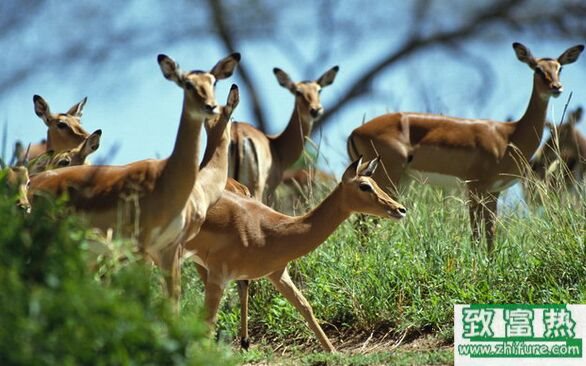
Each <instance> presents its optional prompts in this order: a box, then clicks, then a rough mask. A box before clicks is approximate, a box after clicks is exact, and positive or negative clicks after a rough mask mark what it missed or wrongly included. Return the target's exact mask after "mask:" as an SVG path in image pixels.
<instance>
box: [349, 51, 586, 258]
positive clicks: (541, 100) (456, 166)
mask: <svg viewBox="0 0 586 366" xmlns="http://www.w3.org/2000/svg"><path fill="white" fill-rule="evenodd" d="M513 48H514V50H515V53H516V55H517V58H518V59H519V60H520V61H521V62H524V63H526V64H527V65H529V67H530V68H531V69H533V70H534V76H533V92H532V94H531V99H530V100H529V105H528V107H527V110H526V111H525V114H524V115H523V116H522V117H521V118H520V119H519V120H518V121H515V122H511V123H503V122H495V121H488V120H477V119H463V118H452V117H446V116H441V115H433V114H423V113H392V114H385V115H382V116H379V117H377V118H375V119H373V120H371V121H370V122H368V123H366V124H364V125H363V126H361V127H358V128H357V129H355V130H354V131H353V132H352V134H351V135H350V137H349V138H348V153H349V155H350V157H351V158H355V157H356V156H358V155H364V156H365V157H370V156H375V154H380V155H381V156H382V158H383V168H385V169H379V170H378V171H377V173H376V174H375V176H374V179H375V180H376V181H377V182H378V183H379V184H380V185H381V186H382V185H383V182H386V181H388V179H390V186H389V187H386V189H387V191H388V192H389V193H392V194H396V193H397V189H398V185H399V180H400V178H401V177H402V176H409V175H412V174H410V173H416V174H418V176H419V177H420V178H421V179H428V180H429V182H430V183H432V184H446V183H447V184H453V183H456V182H457V180H462V181H464V183H465V185H466V187H467V190H468V195H469V211H470V222H471V226H472V234H473V238H474V240H475V241H477V240H479V238H480V235H481V225H482V222H481V221H483V223H484V226H485V234H486V240H487V247H488V251H489V252H491V251H492V249H493V240H494V231H495V220H496V212H497V211H496V209H497V200H498V196H499V192H500V191H502V190H504V189H505V188H507V187H509V186H510V185H512V184H513V183H515V181H516V180H517V178H518V177H519V176H520V175H521V173H520V165H522V161H523V160H524V161H528V160H529V159H531V156H533V153H534V152H535V150H536V149H537V147H538V146H539V143H540V141H541V137H542V136H543V128H544V124H545V117H546V112H547V105H548V102H549V99H550V97H551V96H554V97H557V96H559V95H560V93H561V92H562V84H561V83H560V80H559V73H560V70H561V67H562V65H566V64H570V63H573V62H574V61H576V60H577V59H578V56H579V55H580V53H581V52H582V51H583V50H584V46H582V45H578V46H574V47H571V48H569V49H568V50H566V51H565V52H564V53H562V55H561V56H560V57H558V58H557V59H551V58H534V57H533V56H532V55H531V52H530V51H529V49H527V47H525V46H523V45H522V44H520V43H513ZM446 176H448V177H446Z"/></svg>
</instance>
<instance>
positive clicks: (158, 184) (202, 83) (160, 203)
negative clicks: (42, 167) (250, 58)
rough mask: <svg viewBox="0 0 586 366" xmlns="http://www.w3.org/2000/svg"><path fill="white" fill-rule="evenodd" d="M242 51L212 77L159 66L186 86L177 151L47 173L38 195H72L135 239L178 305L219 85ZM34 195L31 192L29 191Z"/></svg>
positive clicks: (34, 182)
mask: <svg viewBox="0 0 586 366" xmlns="http://www.w3.org/2000/svg"><path fill="white" fill-rule="evenodd" d="M239 61H240V54H237V53H235V54H232V55H230V56H228V57H226V58H224V59H222V60H220V61H219V62H218V63H217V64H216V65H215V66H214V67H213V68H212V69H211V71H209V72H205V71H191V72H183V71H182V70H181V69H180V68H179V65H177V63H176V62H175V61H173V60H172V59H171V58H169V57H168V56H166V55H159V56H158V62H159V66H160V68H161V71H162V73H163V76H164V77H165V78H166V79H168V80H170V81H173V82H175V83H176V84H177V85H178V86H179V87H180V88H181V89H183V110H182V112H181V119H180V122H179V130H178V132H177V138H176V141H175V146H174V148H173V151H172V153H171V155H170V156H169V158H167V159H165V160H154V159H149V160H142V161H138V162H134V163H130V164H128V165H124V166H87V165H81V166H75V167H67V168H63V169H58V170H54V171H49V172H44V173H41V174H39V175H37V176H35V177H33V178H32V179H31V192H32V193H35V192H43V191H47V192H49V193H51V194H52V195H60V194H62V193H64V192H67V193H68V194H69V198H70V200H69V204H70V205H72V206H73V207H74V208H75V209H77V210H78V211H80V212H82V213H83V214H85V216H87V218H88V220H89V222H90V224H91V225H92V226H94V227H97V228H99V229H102V230H103V231H104V232H105V231H106V230H108V229H109V228H113V227H114V228H116V229H117V231H118V232H119V233H121V234H122V235H125V236H133V235H135V236H136V238H137V239H138V243H139V245H140V250H141V252H143V253H144V254H145V255H147V256H149V257H151V258H152V259H153V260H154V262H155V263H156V264H158V265H159V266H160V267H161V269H162V270H163V273H164V276H165V281H166V284H167V290H168V292H169V294H170V295H171V296H172V298H173V299H174V300H175V304H177V303H178V302H177V300H178V297H179V285H178V281H179V280H180V278H179V277H177V274H178V273H179V271H178V268H177V267H178V256H179V254H180V250H179V247H180V242H181V241H182V240H183V239H184V236H185V234H186V232H185V230H186V226H187V221H186V217H187V214H188V212H187V211H188V209H187V206H186V203H187V201H188V199H189V198H190V196H191V193H192V190H193V187H194V184H195V182H196V178H197V175H198V172H199V166H198V164H199V154H198V150H199V139H200V131H201V127H202V124H203V122H204V119H206V118H215V117H217V116H218V114H219V107H218V104H217V103H216V98H215V96H214V85H215V83H216V81H217V80H220V79H226V78H228V77H229V76H231V75H232V73H233V71H234V69H235V67H236V65H237V64H238V62H239ZM29 195H30V194H29Z"/></svg>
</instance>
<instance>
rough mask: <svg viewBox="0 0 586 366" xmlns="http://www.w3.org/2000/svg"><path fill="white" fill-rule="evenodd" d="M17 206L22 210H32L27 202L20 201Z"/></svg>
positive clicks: (27, 211)
mask: <svg viewBox="0 0 586 366" xmlns="http://www.w3.org/2000/svg"><path fill="white" fill-rule="evenodd" d="M16 206H17V207H18V208H19V209H21V210H22V211H24V212H26V213H29V212H30V211H31V205H29V204H28V203H25V202H18V203H17V204H16Z"/></svg>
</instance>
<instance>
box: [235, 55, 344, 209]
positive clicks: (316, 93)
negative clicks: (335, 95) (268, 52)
mask: <svg viewBox="0 0 586 366" xmlns="http://www.w3.org/2000/svg"><path fill="white" fill-rule="evenodd" d="M338 70H339V67H338V66H334V67H332V68H331V69H329V70H328V71H326V72H325V73H324V74H323V75H322V76H320V77H319V78H318V79H317V80H314V81H301V82H297V83H295V82H293V81H292V80H291V78H290V77H289V75H287V73H285V72H284V71H283V70H281V69H278V68H275V69H273V72H274V74H275V76H276V77H277V81H278V82H279V84H280V85H281V86H282V87H284V88H286V89H287V90H289V91H290V92H291V93H292V94H293V95H294V96H295V104H294V106H293V113H292V114H291V118H290V119H289V124H288V125H287V127H286V128H285V130H284V131H283V132H282V133H281V134H280V135H277V136H267V135H265V134H264V133H263V132H261V131H259V130H258V129H256V128H254V127H253V126H251V125H249V124H247V123H234V125H233V126H232V146H231V147H230V165H229V166H230V171H229V173H228V174H229V176H230V177H232V178H234V179H236V180H237V181H239V182H241V183H242V184H244V185H245V186H247V187H248V189H249V190H250V192H251V193H252V195H253V196H254V197H256V198H257V199H258V200H263V202H269V203H270V202H271V200H272V196H273V193H274V192H275V189H276V188H277V186H278V185H279V183H281V180H282V178H283V171H284V170H285V169H286V168H287V167H289V166H290V165H291V164H293V163H294V162H295V161H297V159H298V158H299V157H300V156H301V154H302V153H303V146H304V144H305V138H306V137H307V136H309V134H310V133H311V129H312V127H313V122H314V121H315V120H317V119H318V118H319V117H320V116H321V115H322V114H323V107H322V106H321V102H320V92H321V89H322V88H324V87H326V86H328V85H331V84H332V83H333V82H334V79H335V78H336V74H337V73H338Z"/></svg>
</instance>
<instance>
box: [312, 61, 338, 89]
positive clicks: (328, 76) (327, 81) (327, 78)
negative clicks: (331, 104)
mask: <svg viewBox="0 0 586 366" xmlns="http://www.w3.org/2000/svg"><path fill="white" fill-rule="evenodd" d="M338 70H340V67H339V66H337V65H336V66H334V67H332V68H331V69H329V70H328V71H326V72H325V73H324V74H323V75H322V76H320V77H319V79H317V81H316V82H317V83H318V84H319V85H320V86H321V87H322V88H323V87H325V86H328V85H331V84H332V83H333V82H334V79H335V78H336V74H337V73H338Z"/></svg>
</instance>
